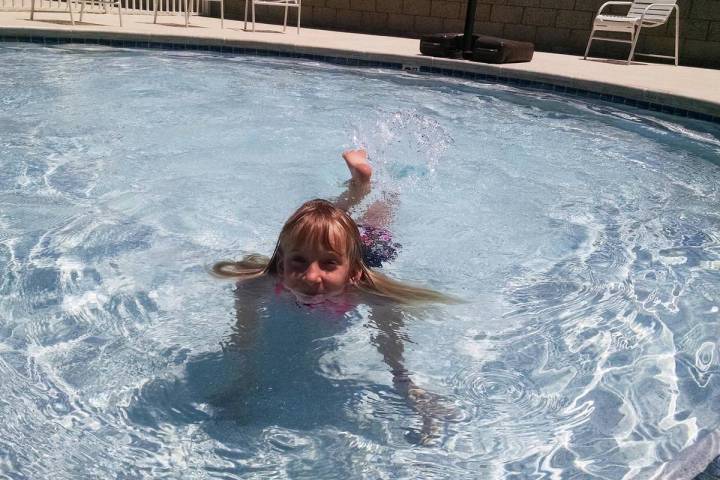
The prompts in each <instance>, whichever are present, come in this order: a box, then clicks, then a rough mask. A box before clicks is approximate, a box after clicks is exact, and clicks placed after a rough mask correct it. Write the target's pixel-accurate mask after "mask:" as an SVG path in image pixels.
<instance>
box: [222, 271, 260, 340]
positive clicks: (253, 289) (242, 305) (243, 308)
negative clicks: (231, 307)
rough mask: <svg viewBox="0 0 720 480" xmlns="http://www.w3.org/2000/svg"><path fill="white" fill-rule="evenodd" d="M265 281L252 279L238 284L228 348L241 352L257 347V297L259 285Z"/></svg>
mask: <svg viewBox="0 0 720 480" xmlns="http://www.w3.org/2000/svg"><path fill="white" fill-rule="evenodd" d="M263 282H266V279H252V280H247V281H243V282H238V284H237V289H236V290H235V316H236V318H237V322H236V323H235V328H234V329H233V333H232V334H231V335H230V339H229V341H228V346H231V348H233V349H236V350H241V351H246V350H252V349H253V348H255V346H256V345H257V340H258V330H259V326H260V321H259V318H258V311H257V308H258V305H257V297H258V294H259V291H258V290H259V289H260V288H263V287H266V286H265V285H260V284H261V283H263Z"/></svg>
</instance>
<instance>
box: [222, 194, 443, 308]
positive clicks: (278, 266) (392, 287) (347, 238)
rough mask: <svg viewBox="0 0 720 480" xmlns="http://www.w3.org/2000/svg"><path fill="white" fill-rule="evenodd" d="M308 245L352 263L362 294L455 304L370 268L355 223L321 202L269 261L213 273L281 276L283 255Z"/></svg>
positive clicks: (286, 232) (307, 207) (286, 230)
mask: <svg viewBox="0 0 720 480" xmlns="http://www.w3.org/2000/svg"><path fill="white" fill-rule="evenodd" d="M308 243H310V244H317V245H321V246H322V247H323V248H325V249H327V250H330V251H333V252H335V253H337V254H339V255H343V256H345V257H346V258H347V259H348V260H349V262H350V278H351V279H352V280H351V281H352V283H353V284H355V285H356V286H357V288H359V289H360V290H362V291H365V292H369V293H372V294H375V295H378V296H381V297H385V298H388V299H391V300H393V301H396V302H399V303H420V302H428V301H430V302H443V303H449V302H452V301H454V299H453V298H451V297H449V296H447V295H443V294H442V293H439V292H436V291H434V290H429V289H427V288H422V287H416V286H413V285H408V284H405V283H402V282H398V281H397V280H393V279H391V278H389V277H387V276H385V275H383V274H381V273H379V272H376V271H374V270H372V269H370V267H368V266H367V265H366V264H365V262H364V261H363V258H362V242H361V240H360V232H359V231H358V227H357V224H356V223H355V221H354V220H353V219H352V218H350V216H349V215H348V214H347V213H345V212H344V211H343V210H342V209H340V208H338V207H336V206H335V205H333V204H332V203H331V202H328V201H327V200H322V199H315V200H310V201H308V202H305V203H304V204H303V205H301V206H300V208H298V209H297V210H296V211H295V213H293V214H292V215H291V216H290V218H289V219H288V220H287V222H285V225H283V228H282V230H281V231H280V236H279V237H278V241H277V243H276V245H275V251H274V252H273V254H272V257H270V258H269V259H268V258H267V257H265V256H262V255H248V256H246V257H245V258H243V259H242V260H240V261H239V262H232V261H222V262H218V263H216V264H215V265H213V268H212V271H213V273H214V274H215V275H217V276H219V277H225V278H237V279H240V280H243V279H250V278H256V277H260V276H263V275H279V274H281V273H282V259H283V252H287V251H290V250H292V249H293V247H295V246H298V245H302V244H308Z"/></svg>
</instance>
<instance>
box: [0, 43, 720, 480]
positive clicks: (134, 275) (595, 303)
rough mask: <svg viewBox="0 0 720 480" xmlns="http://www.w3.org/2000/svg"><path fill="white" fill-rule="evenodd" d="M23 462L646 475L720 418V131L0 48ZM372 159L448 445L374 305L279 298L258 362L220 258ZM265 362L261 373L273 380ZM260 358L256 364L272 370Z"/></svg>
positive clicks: (414, 354) (422, 82) (669, 120)
mask: <svg viewBox="0 0 720 480" xmlns="http://www.w3.org/2000/svg"><path fill="white" fill-rule="evenodd" d="M0 57H1V61H0V73H2V74H3V75H2V76H3V78H4V81H5V82H6V83H5V88H3V90H2V92H1V93H0V101H1V102H2V109H0V125H1V126H2V127H0V144H2V146H3V148H2V152H3V153H2V167H3V168H2V169H1V170H0V202H1V203H0V205H2V208H1V209H0V225H2V229H1V230H0V231H1V232H2V233H1V235H2V237H0V268H1V269H2V277H1V278H2V283H1V284H0V285H1V287H0V289H1V290H0V291H2V296H1V297H0V372H1V373H2V378H3V381H2V382H0V399H2V401H1V402H0V417H1V419H2V421H0V432H1V433H0V471H2V472H4V473H5V474H9V475H11V476H16V477H19V478H22V477H27V478H43V477H57V478H70V477H76V476H79V475H82V476H97V477H101V478H105V477H123V476H125V477H130V478H136V477H161V476H167V477H173V478H177V477H183V478H186V477H187V478H206V477H212V478H215V477H222V478H253V477H256V478H267V477H270V476H272V477H276V478H304V477H308V478H534V477H537V478H545V477H548V478H552V477H553V476H555V477H557V478H622V477H627V478H649V477H651V476H652V475H653V474H654V473H656V472H657V471H658V469H660V468H661V467H662V465H663V463H665V462H668V461H670V460H672V459H673V458H675V457H676V455H677V453H678V452H679V451H681V450H682V449H683V448H685V447H688V446H691V445H693V444H694V443H696V442H697V441H698V440H699V439H701V438H703V436H704V435H706V434H707V432H709V431H712V430H715V429H717V427H718V426H719V425H720V413H719V412H718V411H717V399H718V394H719V392H720V385H719V384H718V375H717V374H718V361H719V360H718V354H719V353H720V352H718V344H717V338H718V333H720V332H719V331H718V330H719V328H718V316H719V315H720V281H719V280H720V217H719V216H718V208H717V207H718V199H719V197H720V193H719V192H718V185H720V183H719V182H718V180H720V132H719V131H718V127H717V126H716V125H710V124H705V123H702V122H694V121H691V120H687V121H685V120H683V121H680V120H679V119H676V118H673V117H669V116H663V115H660V114H658V115H651V114H649V113H647V112H643V111H639V110H633V109H629V108H620V107H615V106H610V105H607V104H602V103H594V102H584V101H580V100H577V99H568V98H564V97H562V96H556V95H552V94H548V93H542V92H533V91H529V90H521V89H515V88H512V87H509V86H499V85H493V84H482V83H467V82H463V81H453V80H449V79H444V80H442V79H438V78H435V77H430V76H423V75H416V74H410V73H402V72H391V71H384V70H381V69H369V68H365V69H352V68H341V67H336V66H331V65H325V64H320V63H314V62H311V61H297V60H290V59H280V58H276V59H269V58H259V57H252V56H242V57H232V56H221V55H214V54H203V53H198V52H158V51H144V50H129V49H128V50H123V49H111V48H105V47H98V46H82V45H64V46H56V47H51V48H48V47H41V46H33V45H25V44H12V43H7V44H0ZM357 144H364V145H366V146H367V147H368V149H369V151H370V155H371V158H372V161H373V162H374V165H375V167H376V185H375V192H376V195H377V196H379V195H381V194H382V192H386V193H387V194H388V195H389V196H390V197H391V198H397V209H396V215H395V220H394V224H393V231H394V234H395V237H396V239H397V241H399V242H400V243H402V245H403V247H402V250H401V252H400V255H399V257H398V258H397V260H396V261H395V262H393V263H392V264H390V265H388V266H387V267H386V268H385V269H386V271H387V273H389V274H391V275H393V276H395V277H397V278H400V279H403V280H406V281H412V282H417V283H421V284H424V285H427V286H430V287H432V288H436V289H438V290H441V291H445V292H448V293H451V294H454V295H457V296H460V297H462V298H464V299H466V300H467V303H466V304H463V305H458V306H451V307H432V308H426V309H405V311H404V319H403V320H404V326H402V327H401V328H398V334H399V335H400V336H402V337H404V338H406V341H405V344H404V348H405V350H404V359H405V364H406V367H407V368H408V370H409V371H410V372H411V374H412V375H413V378H414V379H415V381H416V382H417V383H418V384H420V385H421V386H422V387H424V388H425V389H426V390H428V391H431V392H434V393H435V394H437V395H438V396H440V397H441V398H443V399H444V402H445V403H446V404H447V405H448V406H450V407H452V408H453V409H454V411H455V412H456V413H458V415H455V416H454V417H453V418H452V419H450V420H446V421H440V422H438V427H439V438H438V440H437V441H436V442H435V443H433V444H432V445H429V446H418V445H417V444H416V443H414V442H413V438H414V433H417V431H418V429H419V419H418V418H417V415H416V414H415V413H414V412H412V411H411V410H410V409H409V408H407V406H406V405H405V403H404V402H403V400H402V399H401V398H400V397H399V396H398V395H397V393H395V392H394V390H393V388H392V382H391V376H390V372H389V369H388V367H387V365H385V364H384V363H383V361H382V358H381V355H380V354H379V352H378V349H377V346H376V344H377V343H378V340H377V338H378V336H379V335H380V333H381V332H378V330H377V329H376V327H375V325H374V323H373V322H372V320H371V319H370V318H369V313H368V309H367V308H366V307H365V306H360V307H358V309H357V311H353V312H350V313H348V314H347V315H346V317H345V318H343V319H333V321H328V319H326V318H322V315H320V314H318V312H313V311H308V310H300V309H297V308H295V307H294V306H292V305H275V304H273V302H272V300H271V299H267V298H265V297H261V304H262V305H263V306H264V307H265V308H266V309H267V311H266V316H267V317H268V318H267V319H266V320H267V321H266V322H265V323H266V325H267V334H266V336H265V339H264V341H263V342H264V343H261V344H260V345H259V346H258V347H257V348H256V350H255V352H254V356H253V357H252V360H249V357H248V354H247V352H244V351H243V350H242V349H241V348H239V346H238V340H237V336H238V331H237V327H236V318H235V315H236V313H235V305H234V297H233V292H232V285H231V284H228V283H223V282H219V281H217V280H214V279H212V278H211V277H210V276H209V275H208V273H207V266H208V265H210V264H212V263H213V262H215V261H216V260H219V259H223V258H237V257H239V256H240V255H241V254H242V253H247V252H255V251H257V252H261V253H266V254H267V253H270V251H271V249H272V247H273V244H274V241H275V239H276V237H277V234H278V232H279V229H280V226H281V224H282V222H283V221H284V219H285V218H286V217H287V216H288V215H289V214H290V213H291V212H292V211H293V210H294V209H295V208H296V207H297V206H298V205H299V204H300V203H301V202H302V201H304V200H306V199H308V198H313V197H318V196H321V197H332V196H334V195H337V194H339V193H340V192H341V191H342V189H343V186H342V182H343V181H344V180H345V179H346V177H347V174H346V171H345V167H344V165H343V162H342V160H341V159H340V157H339V153H340V152H341V150H342V149H343V148H344V147H349V146H353V145H357ZM253 365H254V366H255V367H260V368H252V369H251V367H252V366H253ZM251 370H252V374H250V372H251Z"/></svg>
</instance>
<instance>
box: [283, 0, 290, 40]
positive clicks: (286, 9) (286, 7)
mask: <svg viewBox="0 0 720 480" xmlns="http://www.w3.org/2000/svg"><path fill="white" fill-rule="evenodd" d="M289 8H290V4H289V3H287V2H285V18H284V19H283V33H285V29H286V28H287V14H288V9H289Z"/></svg>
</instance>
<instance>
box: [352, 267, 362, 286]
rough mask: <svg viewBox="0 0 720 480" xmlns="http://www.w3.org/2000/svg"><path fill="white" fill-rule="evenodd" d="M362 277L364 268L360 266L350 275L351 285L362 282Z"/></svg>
mask: <svg viewBox="0 0 720 480" xmlns="http://www.w3.org/2000/svg"><path fill="white" fill-rule="evenodd" d="M360 278H362V270H360V269H359V268H358V269H357V271H356V272H355V273H353V274H352V275H350V285H357V284H359V283H360Z"/></svg>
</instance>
